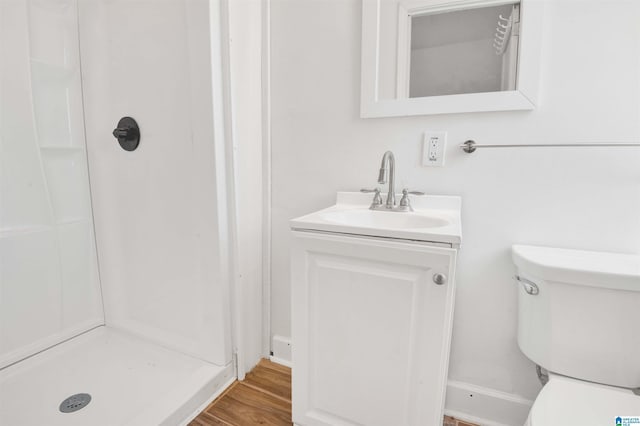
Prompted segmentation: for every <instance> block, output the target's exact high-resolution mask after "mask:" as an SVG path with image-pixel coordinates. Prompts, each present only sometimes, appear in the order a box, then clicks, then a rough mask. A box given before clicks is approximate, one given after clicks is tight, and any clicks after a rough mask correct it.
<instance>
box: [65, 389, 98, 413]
mask: <svg viewBox="0 0 640 426" xmlns="http://www.w3.org/2000/svg"><path fill="white" fill-rule="evenodd" d="M90 402H91V395H89V394H88V393H77V394H75V395H71V396H70V397H69V398H67V399H65V400H64V401H62V402H61V403H60V411H61V412H63V413H73V412H74V411H78V410H81V409H83V408H84V407H86V406H87V405H88V404H89V403H90Z"/></svg>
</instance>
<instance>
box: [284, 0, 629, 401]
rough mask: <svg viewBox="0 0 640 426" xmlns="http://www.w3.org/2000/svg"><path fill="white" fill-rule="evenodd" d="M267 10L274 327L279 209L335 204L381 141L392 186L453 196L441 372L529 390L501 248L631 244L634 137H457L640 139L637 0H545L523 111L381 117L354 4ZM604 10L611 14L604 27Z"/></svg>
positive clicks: (367, 172) (319, 2) (288, 213)
mask: <svg viewBox="0 0 640 426" xmlns="http://www.w3.org/2000/svg"><path fill="white" fill-rule="evenodd" d="M271 8H272V10H271V15H272V23H271V25H272V31H271V37H272V44H271V61H272V62H271V63H272V67H271V74H272V77H271V91H272V103H271V108H272V111H271V114H272V134H271V135H272V144H273V147H272V149H273V157H272V158H273V163H272V167H273V208H272V214H273V229H272V232H273V264H272V268H273V275H272V280H273V288H272V309H271V316H272V333H273V334H279V335H285V336H288V335H290V331H289V330H290V314H289V313H290V303H289V301H290V288H289V244H290V236H289V227H288V220H289V219H291V218H293V217H296V216H299V215H302V214H305V213H309V212H311V211H314V210H317V209H320V208H323V207H326V206H328V205H330V204H332V203H333V202H334V197H335V193H336V191H339V190H358V189H359V188H361V187H372V186H375V184H376V181H375V180H376V177H377V169H378V167H379V161H380V158H381V156H382V154H383V152H384V151H385V150H387V149H391V150H393V151H394V153H395V154H396V161H397V164H396V172H397V182H398V184H399V187H403V186H408V187H410V188H412V189H416V190H425V191H427V193H431V194H456V195H461V196H462V198H463V233H464V234H463V245H462V249H461V251H460V258H459V264H458V271H459V272H458V277H459V281H458V292H457V302H456V313H455V322H454V336H453V346H452V353H451V368H450V379H452V380H455V381H459V382H462V383H471V384H474V385H478V386H481V387H483V388H490V389H494V390H497V391H501V392H504V393H506V394H509V395H521V396H524V397H525V398H529V399H531V398H534V397H535V395H536V393H537V392H538V390H539V384H538V382H537V378H536V376H535V372H534V368H533V364H532V363H531V362H530V361H528V360H527V359H526V358H525V357H524V356H523V355H522V354H521V353H520V351H519V349H518V347H517V343H516V308H517V306H516V286H515V284H514V282H513V281H512V279H511V277H512V275H513V273H514V269H513V267H512V265H511V260H510V253H509V248H510V246H511V245H512V244H514V243H526V244H541V245H550V246H559V247H575V248H581V249H597V250H610V251H618V252H638V251H640V149H637V148H611V149H604V148H592V149H588V148H556V149H504V150H497V149H496V150H486V151H478V152H476V153H475V154H473V155H468V154H464V153H462V152H461V151H460V150H459V149H458V148H457V145H458V144H460V143H461V142H464V141H465V140H466V139H470V138H472V139H475V140H476V141H477V142H479V143H527V142H531V143H534V142H537V143H553V142H590V141H591V142H595V141H601V142H606V141H623V142H624V141H628V142H629V141H638V140H640V105H639V99H640V63H639V61H640V26H638V22H639V20H640V4H638V2H635V1H632V0H627V1H615V2H611V1H607V2H605V1H580V2H576V1H571V0H557V1H552V2H551V1H550V2H547V3H546V11H545V29H544V34H545V37H544V44H543V51H542V61H541V64H540V66H541V68H542V80H541V92H540V95H541V96H540V99H541V105H540V107H539V108H537V109H536V110H534V111H531V112H502V113H476V114H452V115H443V116H432V117H429V116H424V117H411V118H388V119H360V118H359V111H358V108H359V101H360V93H359V87H360V32H361V22H360V21H361V15H360V14H361V6H360V1H358V0H307V1H304V2H301V1H297V0H272V6H271ZM612 10H615V11H616V13H615V16H616V21H615V25H604V24H603V18H602V17H603V16H607V15H609V14H610V13H611V11H612ZM310 17H312V18H311V19H310ZM525 19H526V17H525ZM427 129H433V130H446V131H448V138H449V140H448V148H447V164H446V167H444V168H440V169H438V168H422V167H421V166H420V164H419V159H420V155H421V138H422V133H423V131H424V130H427ZM448 404H449V403H448ZM462 405H464V404H462ZM449 408H450V409H451V407H449ZM454 408H457V409H464V407H454ZM472 414H473V413H472Z"/></svg>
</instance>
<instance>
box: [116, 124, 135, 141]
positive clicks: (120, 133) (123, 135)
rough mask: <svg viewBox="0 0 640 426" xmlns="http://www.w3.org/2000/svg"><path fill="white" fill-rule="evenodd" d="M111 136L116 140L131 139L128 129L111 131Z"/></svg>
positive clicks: (130, 132)
mask: <svg viewBox="0 0 640 426" xmlns="http://www.w3.org/2000/svg"><path fill="white" fill-rule="evenodd" d="M113 136H115V137H116V139H131V137H132V136H133V132H132V131H131V129H129V128H128V127H118V128H116V129H113Z"/></svg>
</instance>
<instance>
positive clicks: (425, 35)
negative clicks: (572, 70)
mask: <svg viewBox="0 0 640 426" xmlns="http://www.w3.org/2000/svg"><path fill="white" fill-rule="evenodd" d="M362 6H363V7H362V87H361V116H362V117H390V116H402V115H421V114H444V113H456V112H475V111H504V110H527V109H533V108H535V106H536V102H537V86H538V70H539V66H538V63H539V59H540V42H541V23H542V10H541V9H542V1H541V0H457V1H456V0H363V1H362Z"/></svg>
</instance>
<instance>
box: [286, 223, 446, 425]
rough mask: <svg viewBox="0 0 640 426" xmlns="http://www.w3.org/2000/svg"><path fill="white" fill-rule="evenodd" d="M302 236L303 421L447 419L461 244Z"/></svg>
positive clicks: (296, 303)
mask: <svg viewBox="0 0 640 426" xmlns="http://www.w3.org/2000/svg"><path fill="white" fill-rule="evenodd" d="M293 234H294V238H293V240H294V242H293V249H292V256H291V261H292V269H291V271H292V322H293V324H292V339H293V344H292V350H293V420H294V422H295V423H296V424H298V425H305V426H310V425H352V424H360V425H381V426H382V425H384V426H389V425H394V426H400V425H426V426H435V425H441V424H442V411H443V405H444V392H445V385H446V378H447V367H448V362H449V343H450V338H451V320H452V314H453V297H454V271H455V259H456V250H454V249H451V248H440V247H431V246H427V245H421V244H416V243H411V242H397V241H390V240H384V239H369V238H358V237H347V236H341V235H330V234H318V233H310V232H293ZM434 274H444V275H445V276H446V282H445V283H444V284H443V285H438V284H436V283H435V282H434V278H433V276H434Z"/></svg>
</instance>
